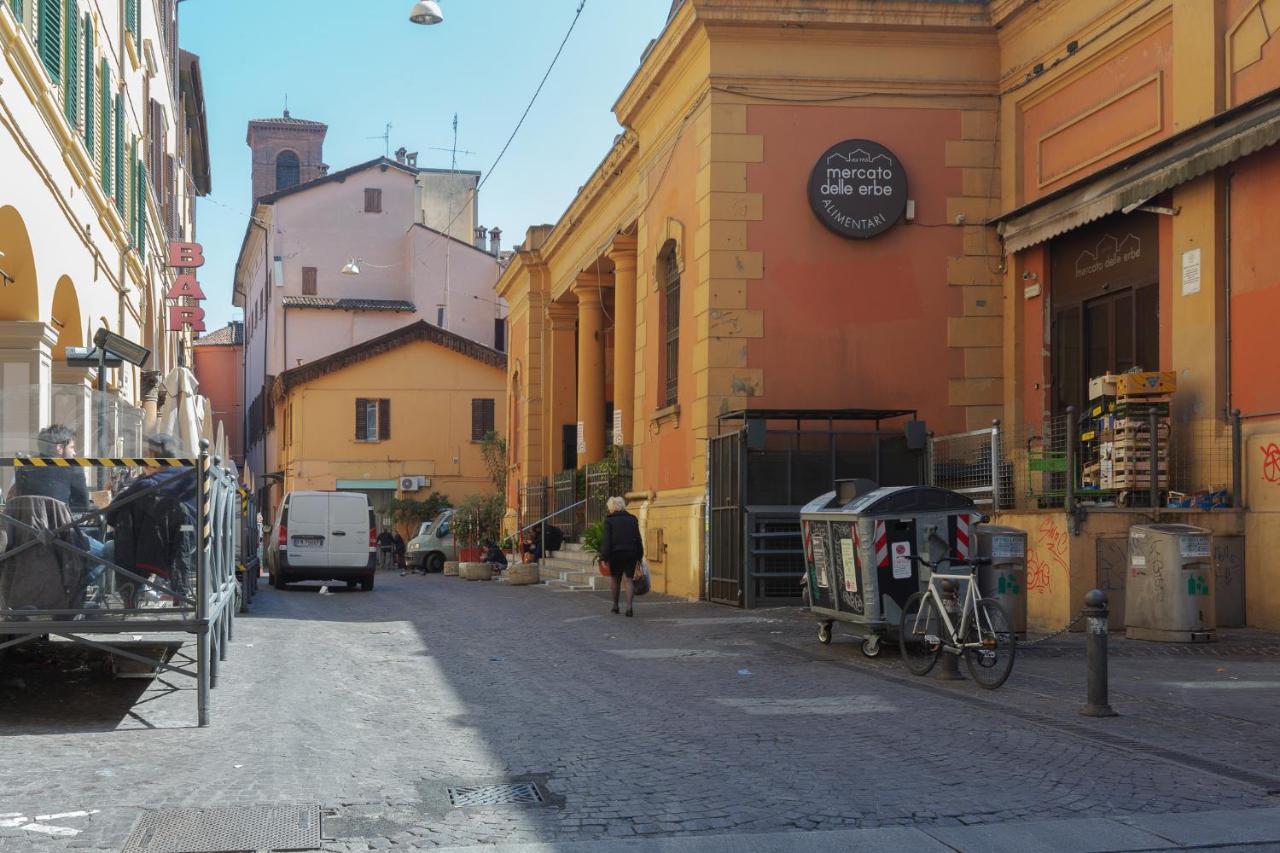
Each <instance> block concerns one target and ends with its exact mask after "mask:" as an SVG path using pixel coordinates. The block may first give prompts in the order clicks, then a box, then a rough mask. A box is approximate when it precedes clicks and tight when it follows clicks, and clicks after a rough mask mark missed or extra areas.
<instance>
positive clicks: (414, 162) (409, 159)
mask: <svg viewBox="0 0 1280 853" xmlns="http://www.w3.org/2000/svg"><path fill="white" fill-rule="evenodd" d="M404 162H405V165H408V166H413V167H414V168H415V169H416V168H417V167H418V152H417V151H410V152H409V153H408V154H406V155H404Z"/></svg>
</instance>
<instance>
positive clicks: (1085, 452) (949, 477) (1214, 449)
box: [928, 405, 1243, 510]
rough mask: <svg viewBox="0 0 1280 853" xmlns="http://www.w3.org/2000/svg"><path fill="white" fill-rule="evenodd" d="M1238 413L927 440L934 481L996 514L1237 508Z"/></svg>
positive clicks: (1075, 417)
mask: <svg viewBox="0 0 1280 853" xmlns="http://www.w3.org/2000/svg"><path fill="white" fill-rule="evenodd" d="M1240 432H1241V430H1240V414H1239V412H1234V413H1232V416H1231V418H1230V419H1228V420H1227V421H1226V422H1223V421H1220V420H1200V421H1191V422H1177V421H1174V420H1173V419H1172V418H1171V417H1170V413H1169V411H1168V408H1167V406H1165V407H1164V408H1161V407H1159V406H1157V405H1151V406H1147V407H1145V408H1134V409H1131V410H1129V411H1123V410H1120V411H1119V413H1116V412H1101V411H1094V410H1090V411H1088V412H1085V413H1077V412H1076V411H1075V410H1074V408H1071V407H1068V409H1067V411H1066V413H1065V414H1063V415H1059V416H1055V417H1051V418H1046V419H1045V420H1044V421H1042V422H1041V423H1038V424H1025V425H1022V426H1016V427H1013V428H1005V427H1003V426H1001V424H1000V422H999V421H995V422H993V423H992V426H991V428H990V429H982V430H972V431H970V432H964V433H957V434H954V435H945V436H936V437H931V438H930V440H929V466H928V467H929V482H930V484H932V485H936V486H940V487H942V488H947V489H951V490H953V491H957V492H960V493H962V494H966V495H969V496H970V497H971V498H973V500H974V502H975V503H977V504H979V505H983V506H992V507H995V508H997V509H1019V510H1028V509H1055V508H1057V509H1061V508H1068V507H1073V506H1076V505H1078V504H1087V505H1092V506H1133V507H1148V508H1156V507H1165V508H1181V509H1217V508H1224V507H1231V506H1237V505H1238V495H1239V494H1240V486H1241V479H1242V464H1243V463H1242V459H1241V452H1242V441H1241V435H1240Z"/></svg>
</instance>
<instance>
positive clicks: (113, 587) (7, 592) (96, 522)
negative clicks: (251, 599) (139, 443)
mask: <svg viewBox="0 0 1280 853" xmlns="http://www.w3.org/2000/svg"><path fill="white" fill-rule="evenodd" d="M0 468H12V469H29V470H34V469H53V468H56V469H63V470H65V469H68V468H71V469H74V472H75V473H82V472H84V471H86V470H93V469H98V470H102V469H112V468H146V469H150V470H152V471H153V472H154V471H162V470H175V469H177V470H178V471H179V473H177V474H175V475H173V476H171V477H165V478H160V479H158V480H157V481H155V482H152V483H150V484H145V485H139V484H135V485H134V486H133V487H128V488H126V489H125V490H124V491H122V492H121V494H120V496H119V497H117V498H116V499H115V500H114V501H112V502H111V503H110V504H109V505H108V506H107V507H106V508H105V509H92V510H90V511H88V512H85V513H84V514H82V515H80V516H79V517H73V516H72V514H71V512H70V510H69V508H68V507H67V506H66V504H64V503H62V502H61V501H59V500H57V499H55V498H48V497H38V496H29V497H16V498H13V499H12V500H10V501H9V502H8V503H7V504H5V505H4V506H3V507H0V539H3V542H0V651H3V650H6V649H12V648H16V647H18V646H22V645H25V644H27V643H32V642H36V641H38V640H40V639H41V638H43V637H46V636H49V637H53V636H56V637H61V638H63V639H66V640H70V641H72V642H74V643H77V644H79V645H83V646H87V647H89V648H93V649H97V650H99V651H104V652H107V653H109V654H111V655H113V656H116V657H120V658H124V659H127V660H132V661H134V662H137V663H141V664H144V665H146V666H148V667H151V668H154V669H156V670H163V671H165V672H173V673H178V674H182V675H185V676H188V677H191V678H192V679H194V680H195V682H196V707H197V717H198V722H199V725H201V726H205V725H208V722H209V711H208V706H209V690H210V688H212V687H214V686H216V685H217V679H218V666H219V663H220V662H222V661H225V660H226V659H227V653H228V646H229V644H230V642H231V639H232V635H233V619H234V614H235V611H236V602H237V588H236V556H237V555H236V525H237V523H238V522H237V515H238V513H239V511H240V498H239V495H238V492H237V482H236V474H235V472H234V470H233V469H230V468H225V467H223V466H222V464H221V460H220V459H216V458H213V457H211V456H210V455H209V450H208V442H207V441H204V442H201V452H200V455H199V456H198V457H197V458H195V459H189V458H172V459H171V458H164V459H156V458H146V459H143V458H123V459H120V458H110V459H106V458H91V457H85V458H75V459H64V458H50V457H22V456H16V457H4V458H0ZM67 473H72V472H67ZM188 475H190V478H191V479H192V480H194V483H191V482H189V481H188V482H186V483H183V482H180V481H182V480H185V479H186V477H187V476H188ZM142 482H143V483H145V481H142ZM193 494H194V497H192V495H193ZM158 530H159V531H162V532H161V533H159V534H157V531H158ZM108 533H111V534H113V538H111V539H107V538H106V534H108ZM157 535H158V536H159V539H157V538H156V537H157ZM153 546H154V547H153ZM157 555H159V556H157ZM144 558H145V559H144ZM155 559H160V560H162V561H163V564H159V563H155V562H153V561H154V560H155ZM55 572H56V573H57V574H56V576H54V573H55ZM51 580H52V581H54V582H51ZM121 633H126V634H147V633H150V634H165V633H168V634H172V633H184V634H194V635H195V637H196V647H197V651H196V656H195V658H194V659H191V658H189V657H187V658H185V659H186V660H188V661H189V663H188V664H186V665H181V664H179V663H172V662H170V660H169V659H166V658H165V657H164V656H163V655H162V656H161V658H159V659H156V658H151V657H147V656H145V655H143V654H139V653H137V652H135V651H133V650H130V649H129V648H126V647H122V646H120V645H119V643H120V642H121V641H120V640H113V641H111V642H106V641H101V640H95V639H90V637H92V636H94V635H103V634H114V635H119V634H121ZM183 659H184V658H182V657H175V658H173V659H172V660H179V661H180V660H183Z"/></svg>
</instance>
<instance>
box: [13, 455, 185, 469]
mask: <svg viewBox="0 0 1280 853" xmlns="http://www.w3.org/2000/svg"><path fill="white" fill-rule="evenodd" d="M196 463H197V460H195V459H168V458H165V459H160V458H156V457H150V456H148V457H141V456H139V457H127V456H126V457H119V458H107V457H98V456H74V457H69V458H64V457H61V456H0V468H194V467H195V466H196Z"/></svg>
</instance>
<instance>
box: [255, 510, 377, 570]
mask: <svg viewBox="0 0 1280 853" xmlns="http://www.w3.org/2000/svg"><path fill="white" fill-rule="evenodd" d="M272 533H273V534H274V535H273V537H272V540H271V542H272V548H271V550H272V554H271V558H270V560H269V564H270V569H271V585H272V586H273V587H275V588H276V589H284V586H285V584H287V583H293V582H294V581H327V580H342V581H346V583H347V586H349V587H354V586H355V585H356V584H357V583H358V584H360V587H361V589H363V590H365V591H366V592H368V591H369V590H371V589H373V572H374V568H375V567H376V562H375V552H376V551H377V542H376V539H377V526H376V524H375V523H374V518H373V507H371V506H370V505H369V498H368V496H367V495H364V494H361V493H360V492H290V493H289V494H287V495H285V496H284V502H283V503H281V504H280V511H279V513H278V514H277V516H276V526H275V530H273V531H272Z"/></svg>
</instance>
